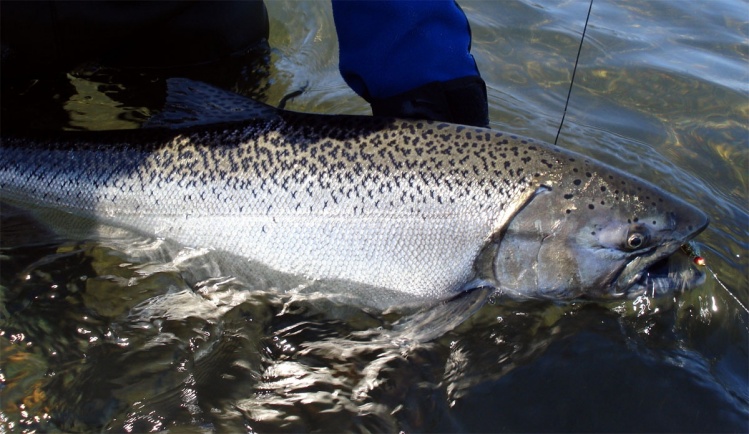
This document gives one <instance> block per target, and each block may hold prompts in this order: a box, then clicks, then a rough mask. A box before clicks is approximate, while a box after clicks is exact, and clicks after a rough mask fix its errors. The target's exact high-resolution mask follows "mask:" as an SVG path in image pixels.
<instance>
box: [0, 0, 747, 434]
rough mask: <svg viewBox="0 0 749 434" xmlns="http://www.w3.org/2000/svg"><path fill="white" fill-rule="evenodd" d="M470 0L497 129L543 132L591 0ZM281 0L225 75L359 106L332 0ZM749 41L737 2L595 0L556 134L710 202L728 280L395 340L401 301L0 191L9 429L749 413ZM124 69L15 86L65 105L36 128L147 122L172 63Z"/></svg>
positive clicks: (86, 70)
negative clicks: (75, 229)
mask: <svg viewBox="0 0 749 434" xmlns="http://www.w3.org/2000/svg"><path fill="white" fill-rule="evenodd" d="M460 4H461V6H462V7H463V9H464V10H465V11H466V13H467V15H468V17H469V20H470V22H471V26H472V31H473V53H474V55H475V57H476V60H477V62H478V64H479V68H480V70H481V72H482V75H483V77H484V78H485V80H486V81H487V85H488V89H489V104H490V117H491V119H492V127H493V128H495V129H500V130H505V131H509V132H514V133H519V134H524V135H528V136H531V137H534V138H537V139H541V140H545V141H553V140H554V137H555V135H556V132H557V128H558V126H559V121H560V119H561V116H562V112H563V109H564V102H565V99H566V96H567V90H568V86H569V83H570V79H571V72H572V68H573V65H574V59H575V55H576V54H577V48H578V44H579V42H580V37H581V32H582V29H583V24H584V22H585V17H586V13H587V9H588V4H587V3H586V2H580V1H535V2H530V1H490V2H472V1H461V2H460ZM268 9H269V14H270V19H271V38H270V46H271V47H272V49H271V51H270V53H269V56H270V65H269V67H268V68H263V67H257V66H256V65H255V66H248V67H244V69H243V68H242V67H240V68H238V69H236V70H235V72H236V71H239V72H240V73H239V75H236V74H235V75H234V77H235V78H234V82H233V83H230V84H233V85H234V87H235V89H237V90H240V91H244V92H245V93H248V94H251V95H254V96H256V97H259V98H262V99H264V100H266V101H268V102H269V103H271V104H278V102H279V101H280V100H281V98H282V97H283V96H284V95H287V94H289V93H291V92H294V91H296V90H300V89H305V90H304V92H303V93H302V94H301V95H300V96H299V97H297V98H295V99H292V100H291V101H290V102H289V103H288V105H287V108H289V109H292V110H300V111H309V112H320V113H354V114H368V113H369V109H368V106H367V104H366V103H365V102H364V101H363V100H361V99H359V98H357V97H356V96H355V95H354V94H353V92H352V91H351V90H350V89H349V88H348V87H346V85H345V84H344V83H343V81H342V80H341V78H340V76H338V73H337V69H336V68H337V45H336V44H337V43H336V38H335V31H334V27H333V22H332V16H331V12H330V5H329V4H328V3H327V2H323V3H309V2H294V1H288V2H268ZM748 38H749V6H748V5H747V3H745V2H742V1H735V0H722V1H695V2H686V1H680V0H673V1H626V2H620V1H604V0H596V1H595V3H594V5H593V10H592V15H591V18H590V23H589V25H588V29H587V34H586V38H585V44H584V45H583V48H582V54H581V56H580V62H579V65H578V68H577V75H576V77H575V86H574V89H573V91H572V95H571V99H570V107H569V111H568V114H567V120H566V121H565V125H564V128H563V129H562V132H561V135H560V138H559V143H560V144H561V145H562V146H565V147H568V148H570V149H573V150H576V151H579V152H582V153H585V154H588V155H591V156H593V157H595V158H597V159H599V160H602V161H605V162H608V163H610V164H612V165H614V166H617V167H619V168H623V169H625V170H626V171H629V172H631V173H633V174H635V175H638V176H640V177H642V178H645V179H648V180H650V181H652V182H653V183H655V184H657V185H660V186H662V187H663V188H664V189H666V190H669V191H671V192H673V193H675V194H678V195H679V196H681V197H683V198H685V199H686V200H688V201H689V202H691V203H693V204H696V205H697V206H699V207H700V208H702V209H703V210H705V211H706V212H707V213H708V214H710V216H711V220H712V224H711V226H710V227H709V228H708V229H707V230H706V232H705V233H703V234H702V235H701V236H700V237H699V238H698V239H697V244H698V247H700V249H701V253H702V255H703V256H704V257H705V258H706V259H707V263H708V266H709V267H710V269H711V270H712V271H713V272H714V273H715V274H716V275H717V278H716V277H714V276H713V275H712V274H711V273H708V274H709V276H708V279H707V282H706V284H705V285H703V286H702V287H700V288H697V289H695V290H693V291H690V292H688V293H686V294H680V295H678V296H676V297H673V298H667V299H659V300H652V299H647V298H640V299H637V300H634V301H630V302H620V303H611V304H608V305H603V306H602V305H590V304H572V305H554V304H551V303H540V302H533V303H522V304H512V305H503V306H499V305H487V306H485V307H484V308H482V309H481V310H480V311H479V312H478V313H477V314H476V315H474V316H473V317H472V318H471V319H470V320H469V321H467V322H466V323H464V324H463V325H461V326H460V327H458V328H457V329H456V330H454V331H451V332H449V333H447V334H446V335H445V336H443V337H441V338H439V339H436V340H434V341H432V342H429V343H425V344H413V345H411V346H401V347H398V346H394V345H391V344H390V343H389V342H386V341H382V340H381V339H380V338H379V336H380V334H379V331H378V330H379V329H380V328H381V327H384V328H385V329H387V328H388V325H389V324H392V323H393V322H394V321H396V320H397V319H398V318H397V316H394V314H390V313H387V312H386V313H381V312H369V311H364V310H361V309H359V308H356V307H352V306H342V305H337V304H335V303H333V302H330V301H327V300H325V299H324V298H314V297H309V296H304V297H302V296H298V295H296V294H278V293H276V292H274V291H272V290H271V288H270V287H268V286H265V287H263V286H262V285H260V286H258V285H257V284H252V285H250V284H248V283H247V282H243V281H241V280H239V279H234V278H232V276H231V275H229V274H227V273H226V272H225V271H224V270H222V264H221V263H220V261H219V260H217V259H216V258H215V257H214V256H213V255H212V254H211V252H208V251H205V250H191V249H184V248H181V247H180V246H174V245H171V244H170V243H169V242H165V241H162V240H156V239H149V238H144V237H141V236H139V235H136V234H130V233H127V232H124V231H116V230H112V231H110V232H108V233H107V235H106V236H105V235H102V238H101V239H76V238H74V237H70V236H61V235H59V234H55V233H53V232H51V231H50V229H49V228H47V227H46V226H45V225H44V222H38V221H35V220H30V219H28V218H27V217H25V216H23V215H14V214H12V213H10V212H9V211H8V210H7V209H4V210H3V220H2V239H1V240H0V244H1V246H2V251H0V254H1V255H2V256H0V278H1V279H2V280H1V281H0V300H1V301H2V304H0V319H1V320H2V322H0V350H1V353H0V363H1V364H0V400H1V407H0V431H8V432H22V431H34V430H36V431H65V432H68V431H81V432H90V431H107V430H109V431H115V432H119V431H127V432H148V431H159V430H167V429H168V430H170V431H172V432H210V431H223V432H241V431H256V432H277V431H282V432H296V431H322V432H344V431H346V432H347V431H357V432H358V431H375V432H397V431H406V432H456V431H463V432H489V431H509V432H518V431H534V432H559V431H579V432H594V431H595V432H600V431H608V432H612V431H616V432H627V431H649V432H657V431H670V432H747V431H749V379H748V377H749V341H748V338H749V315H748V314H747V311H746V309H745V307H744V306H747V305H749V277H748V276H747V272H748V270H749V260H748V259H747V255H748V254H749V252H748V250H749V234H748V232H749V213H748V211H747V203H748V202H747V201H748V200H749V199H748V194H747V191H748V188H749V181H748V179H747V178H748V176H749V127H748V125H749V42H748ZM253 68H255V69H253ZM118 74H120V75H118ZM121 76H122V75H121V72H116V71H115V72H113V71H111V70H107V69H106V68H102V67H99V66H96V65H82V66H81V67H79V68H78V69H76V70H75V71H72V72H71V74H69V75H68V76H67V78H65V80H66V81H67V83H66V85H67V86H72V88H73V89H74V90H75V91H74V92H72V94H71V95H70V96H69V97H66V98H62V99H58V100H55V102H51V103H50V102H49V101H48V100H46V99H42V98H41V97H40V98H39V99H38V100H34V99H33V98H32V97H33V96H34V95H36V93H35V92H36V91H35V89H36V88H34V87H30V90H29V91H28V92H20V93H22V94H23V95H21V96H25V97H26V98H27V99H23V98H19V99H18V100H17V101H16V100H13V101H12V103H13V104H14V107H17V108H18V110H17V112H18V113H22V114H23V113H25V114H30V115H33V114H34V113H35V111H37V112H38V111H43V110H47V107H46V105H50V106H55V105H56V107H52V108H49V110H50V111H54V110H56V111H57V112H60V109H61V108H63V109H64V112H63V113H65V114H66V115H65V116H63V117H61V118H60V117H54V116H50V117H44V116H42V117H37V118H36V119H35V120H34V122H36V123H38V124H41V125H42V126H44V124H45V123H48V124H50V125H52V127H64V128H68V129H111V128H133V127H137V126H138V125H139V124H140V122H142V120H143V119H145V118H147V117H148V116H149V115H150V113H151V111H152V110H154V109H155V108H157V106H156V105H153V106H151V105H149V104H150V103H151V102H152V101H151V100H152V99H153V97H152V96H151V95H144V92H143V91H142V90H141V89H142V88H141V85H143V84H144V83H146V84H148V86H153V87H157V88H158V86H161V87H162V88H163V82H162V81H159V80H158V79H152V78H151V77H147V76H141V75H133V76H128V81H125V80H123V79H122V78H121ZM238 76H239V78H236V77H238ZM112 77H120V80H122V82H114V80H113V78H112ZM196 78H200V77H196ZM258 79H259V80H260V83H261V85H260V86H257V85H254V87H253V88H252V89H248V88H245V87H244V86H245V83H246V82H257V80H258ZM219 81H220V80H219ZM35 86H41V85H39V84H37V85H35ZM148 88H149V89H150V87H148ZM162 90H163V89H162ZM38 94H39V95H44V92H38ZM126 94H127V95H129V97H124V96H123V95H126ZM8 98H10V97H9V96H8V95H7V94H6V95H4V99H5V100H4V101H3V105H4V106H7V104H8ZM144 101H145V102H144ZM45 104H46V105H45ZM154 104H155V103H154ZM60 119H62V120H60ZM4 122H7V118H6V119H5V120H4ZM7 126H8V125H7V124H4V125H3V128H4V129H6V128H7ZM718 279H719V280H718ZM721 282H722V284H721Z"/></svg>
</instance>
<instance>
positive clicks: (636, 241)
mask: <svg viewBox="0 0 749 434" xmlns="http://www.w3.org/2000/svg"><path fill="white" fill-rule="evenodd" d="M648 241H649V237H648V234H647V231H645V230H644V228H642V227H636V228H633V229H632V230H630V231H629V234H627V244H626V247H627V249H630V250H637V249H639V248H642V247H643V246H644V245H645V244H647V242H648Z"/></svg>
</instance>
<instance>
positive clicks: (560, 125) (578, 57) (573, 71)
mask: <svg viewBox="0 0 749 434" xmlns="http://www.w3.org/2000/svg"><path fill="white" fill-rule="evenodd" d="M592 9H593V0H590V5H589V6H588V16H586V17H585V25H584V26H583V36H582V37H581V38H580V46H579V47H577V57H576V58H575V66H574V67H573V68H572V79H570V88H569V90H568V91H567V100H566V101H565V102H564V111H563V112H562V121H561V122H560V123H559V129H558V130H557V136H556V137H555V138H554V145H556V144H557V140H559V134H560V133H561V132H562V126H563V125H564V118H565V117H566V116H567V106H569V104H570V96H572V85H573V84H575V73H576V72H577V64H578V62H580V52H581V51H583V41H584V40H585V31H586V30H588V21H589V20H590V11H591V10H592Z"/></svg>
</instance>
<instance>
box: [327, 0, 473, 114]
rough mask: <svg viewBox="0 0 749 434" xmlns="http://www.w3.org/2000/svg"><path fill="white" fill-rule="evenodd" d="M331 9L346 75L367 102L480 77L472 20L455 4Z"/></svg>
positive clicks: (341, 4) (340, 4)
mask: <svg viewBox="0 0 749 434" xmlns="http://www.w3.org/2000/svg"><path fill="white" fill-rule="evenodd" d="M332 3H333V16H334V19H335V25H336V31H337V33H338V41H339V45H340V64H339V68H340V72H341V75H342V76H343V78H344V80H345V81H346V83H347V84H348V85H349V86H350V87H351V88H352V89H353V90H354V91H355V92H356V93H358V94H359V95H361V96H362V97H363V98H365V99H366V100H368V101H370V102H371V101H372V100H378V99H383V98H388V97H391V96H393V95H397V94H401V93H403V92H406V91H409V90H412V89H415V88H418V87H420V86H423V85H426V84H428V83H433V82H447V81H451V80H454V79H460V78H464V77H479V72H478V69H477V68H476V62H475V61H474V59H473V56H471V54H470V52H469V50H470V46H471V33H470V28H469V25H468V20H467V19H466V16H465V14H464V13H463V11H462V10H461V9H460V8H459V7H458V5H457V4H456V3H455V2H454V1H444V0H443V1H394V0H376V1H346V0H333V2H332Z"/></svg>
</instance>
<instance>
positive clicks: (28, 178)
mask: <svg viewBox="0 0 749 434" xmlns="http://www.w3.org/2000/svg"><path fill="white" fill-rule="evenodd" d="M276 113H277V115H276V116H273V117H272V118H270V119H257V120H255V119H253V120H247V121H242V122H233V123H220V124H215V125H209V126H197V127H188V128H183V129H178V130H165V129H153V130H145V129H144V130H136V131H120V132H99V133H97V132H88V133H70V134H59V135H57V136H47V137H42V136H41V135H39V136H37V137H32V136H25V137H3V139H2V150H0V197H1V198H2V199H3V200H7V201H11V202H13V203H15V204H18V203H21V204H24V203H25V204H30V205H33V206H44V207H55V208H57V209H61V210H65V211H68V212H71V213H74V214H77V215H82V216H84V217H90V218H94V219H97V220H100V221H103V222H107V223H109V224H114V225H118V226H123V227H128V228H133V229H136V230H139V231H142V232H144V233H147V234H151V235H154V236H158V237H164V238H170V239H173V240H175V241H177V242H179V243H182V244H184V245H187V246H196V247H212V248H215V249H219V250H224V251H227V252H230V253H232V254H236V255H240V256H242V257H245V258H248V259H252V260H254V261H257V262H259V263H262V264H264V265H267V266H269V267H271V268H274V269H277V270H279V271H282V272H286V273H291V274H295V275H302V276H306V277H309V278H311V279H330V280H336V281H343V282H349V283H351V284H357V285H363V286H364V287H367V288H385V289H389V290H392V291H396V292H401V293H406V294H408V295H409V296H412V297H413V298H414V299H422V300H423V299H443V298H446V297H448V296H449V295H450V294H453V293H454V292H455V291H458V290H461V289H470V288H471V287H475V286H477V285H486V284H491V285H494V286H496V287H497V288H499V289H500V290H501V291H502V292H503V293H505V294H506V295H508V296H511V297H514V298H538V297H541V298H553V299H571V298H579V297H589V298H607V297H612V296H622V295H631V293H634V292H633V291H632V290H631V289H632V288H635V287H637V288H638V291H642V290H643V288H642V287H643V285H644V286H648V285H651V284H652V285H653V287H655V285H654V284H653V283H652V282H651V283H647V282H644V279H645V278H646V276H645V274H646V271H647V269H648V267H650V266H652V265H653V264H655V263H656V262H658V261H660V260H661V259H663V258H666V257H668V256H670V255H671V254H673V253H674V252H676V251H678V248H679V246H680V245H682V244H683V243H684V242H686V241H687V240H689V239H691V238H693V237H694V236H696V235H697V234H698V233H699V232H700V231H701V230H702V229H704V227H706V225H707V224H708V219H707V216H706V215H705V214H704V213H702V212H701V211H699V210H697V209H696V208H694V207H693V206H691V205H689V204H687V203H685V202H683V201H681V200H679V199H677V198H675V197H673V196H672V195H670V194H668V193H664V192H662V191H661V190H659V189H658V188H656V187H654V186H652V185H650V184H648V183H646V182H644V181H641V180H639V179H636V178H634V177H632V176H630V175H627V174H625V173H623V172H620V171H618V170H616V169H613V168H610V167H608V166H606V165H604V164H602V163H598V162H596V161H593V160H591V159H589V158H586V157H584V156H581V155H578V154H575V153H572V152H568V151H565V150H563V149H560V148H558V147H554V146H550V145H547V144H543V143H540V142H535V141H533V140H531V139H527V138H522V137H518V136H514V135H508V134H506V133H502V132H498V131H493V130H489V129H481V128H474V127H465V126H459V125H450V124H444V123H436V122H428V121H410V120H397V119H385V118H372V117H359V116H342V115H311V114H301V113H293V112H286V111H278V112H276ZM633 234H635V235H638V234H639V235H638V236H641V237H640V238H641V241H642V245H638V246H636V248H635V247H632V246H627V242H628V240H629V238H631V237H632V236H634V235H633ZM653 279H655V277H653ZM671 279H673V276H671ZM477 282H478V283H477ZM664 282H666V283H670V282H668V281H665V280H660V281H659V285H660V286H659V288H661V289H660V291H666V290H669V289H673V288H672V287H679V286H681V287H687V286H689V285H687V284H685V283H684V282H673V284H669V285H666V284H665V283H664ZM372 290H374V289H372Z"/></svg>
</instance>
